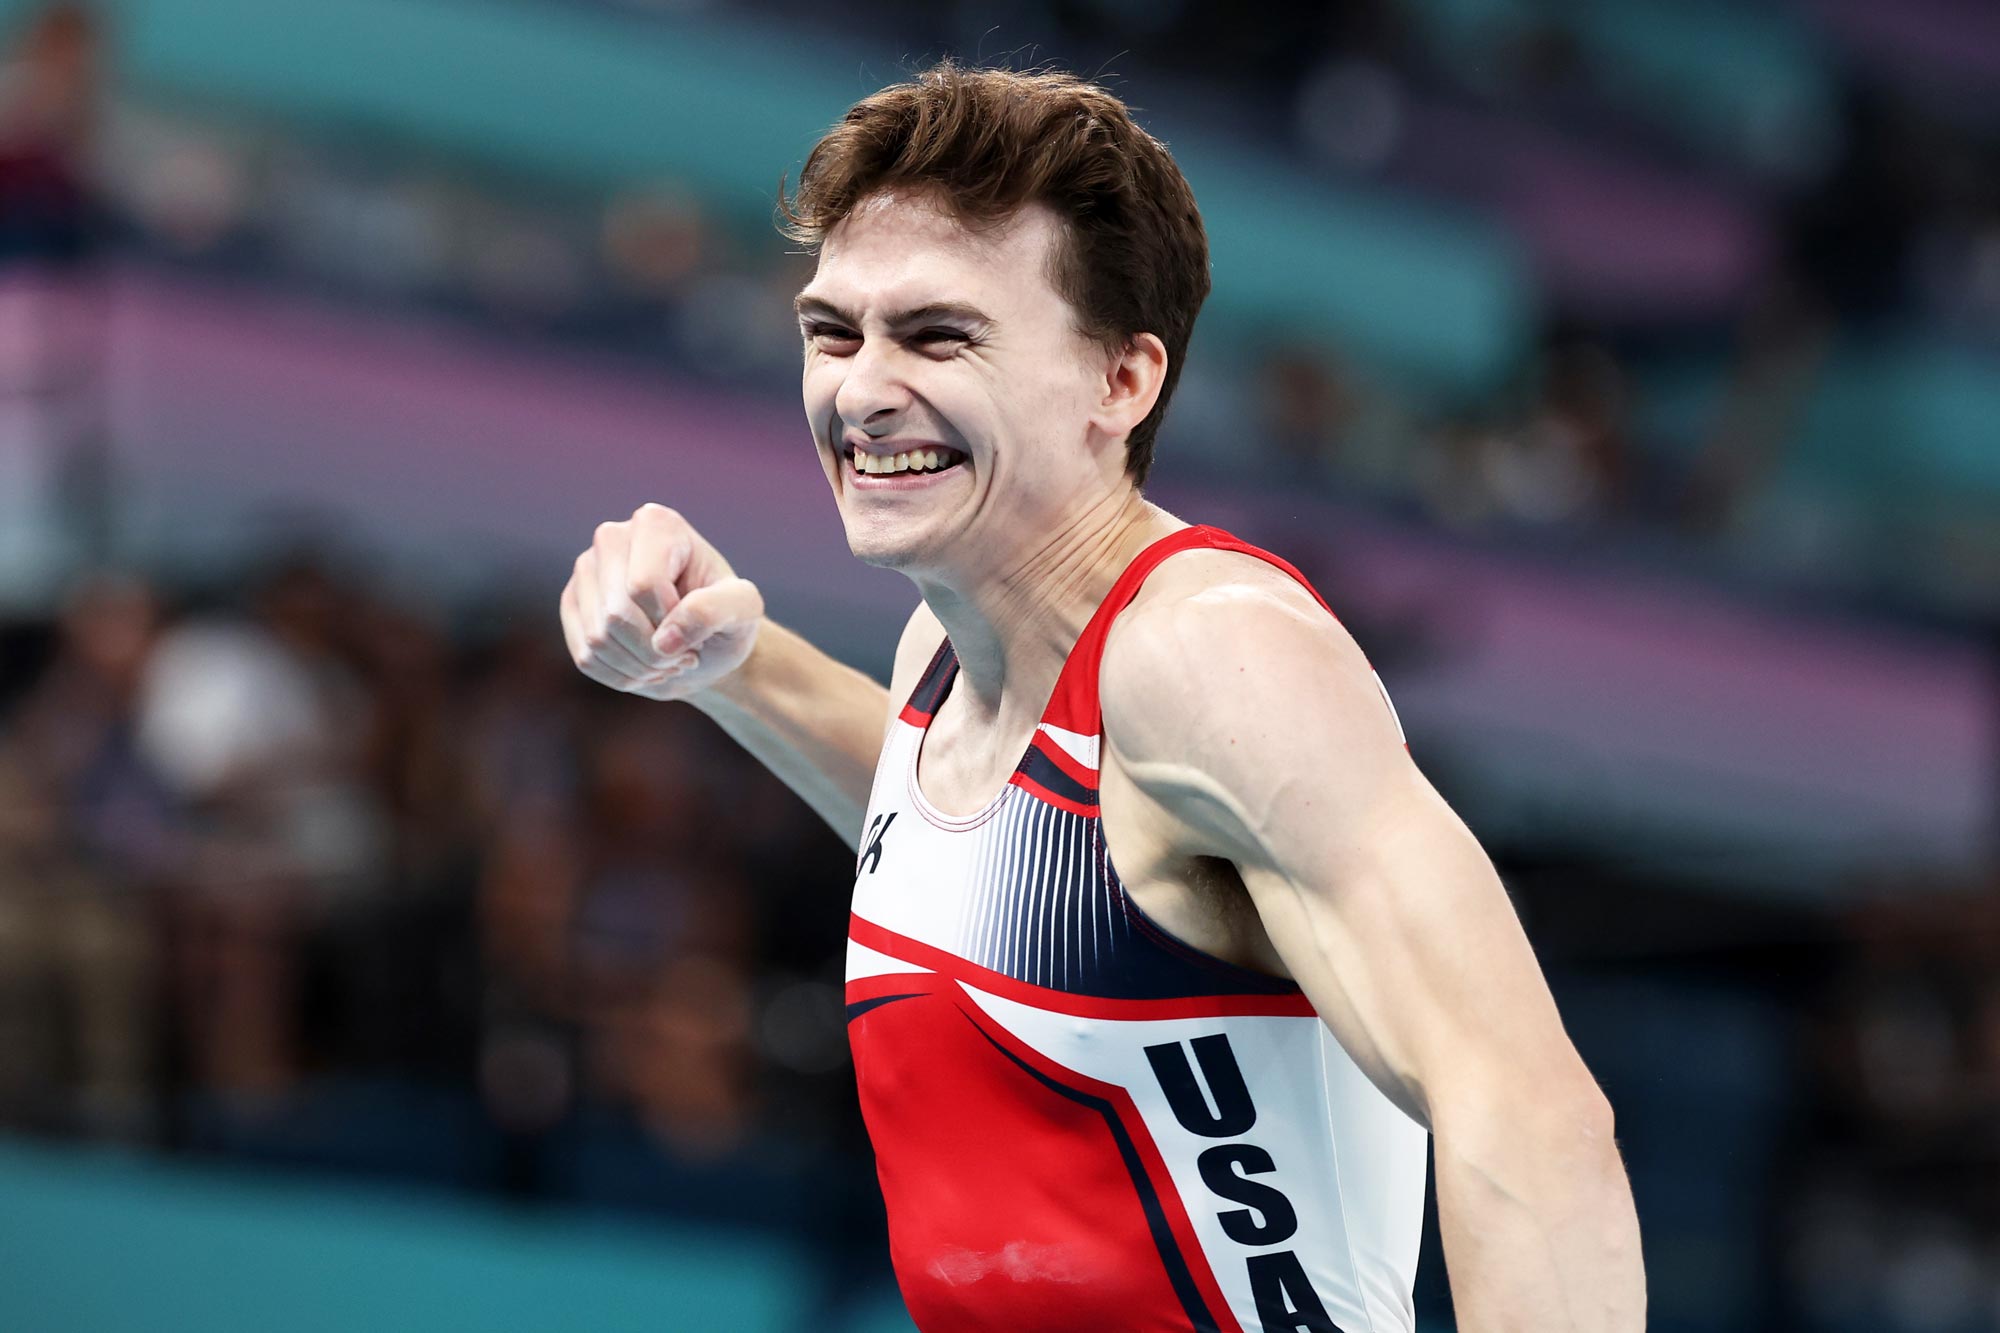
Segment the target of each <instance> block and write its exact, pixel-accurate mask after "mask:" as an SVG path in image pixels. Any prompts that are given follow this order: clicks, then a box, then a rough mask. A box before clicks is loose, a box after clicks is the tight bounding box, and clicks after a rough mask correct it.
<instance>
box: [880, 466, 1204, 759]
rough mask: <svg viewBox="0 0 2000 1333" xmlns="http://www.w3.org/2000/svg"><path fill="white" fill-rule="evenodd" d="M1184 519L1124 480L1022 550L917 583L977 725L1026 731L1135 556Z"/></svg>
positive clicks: (955, 693) (956, 694) (958, 691)
mask: <svg viewBox="0 0 2000 1333" xmlns="http://www.w3.org/2000/svg"><path fill="white" fill-rule="evenodd" d="M1186 526H1188V525H1187V524H1186V523H1184V522H1182V521H1181V520H1180V519H1178V518H1175V517H1174V516H1173V515H1172V514H1169V513H1168V512H1167V511H1166V510H1164V509H1161V508H1159V507H1157V506H1155V505H1153V504H1151V503H1149V502H1147V501H1146V500H1145V499H1144V498H1143V497H1141V496H1140V495H1139V493H1138V492H1137V491H1136V490H1133V489H1131V488H1129V487H1122V488H1120V489H1119V491H1117V492H1116V493H1114V494H1111V495H1107V496H1106V497H1104V499H1103V500H1101V501H1098V502H1097V503H1095V504H1093V505H1091V506H1090V507H1089V508H1087V509H1085V510H1083V511H1082V512H1080V513H1078V514H1076V515H1075V516H1073V517H1072V518H1071V519H1069V520H1068V521H1067V522H1065V523H1063V524H1062V525H1060V526H1059V527H1057V528H1055V529H1054V530H1052V531H1051V532H1050V533H1049V534H1048V535H1047V537H1046V538H1045V539H1044V540H1042V541H1041V542H1039V543H1038V544H1036V545H1035V546H1034V547H1033V548H1032V549H1030V550H1029V551H1028V552H1027V553H1026V554H1025V555H1024V556H1021V557H1020V558H1018V559H1016V560H1014V561H1013V562H1012V563H1010V564H1008V565H1006V566H1004V567H1001V568H998V569H994V570H990V571H980V572H978V573H977V574H974V575H971V576H969V577H966V578H963V579H960V578H952V579H950V580H949V581H946V580H939V579H931V578H919V579H918V580H917V587H918V589H919V590H920V591H921V592H922V593H923V596H924V601H925V602H926V603H927V604H928V605H929V606H930V609H931V612H932V613H933V614H934V615H936V616H937V618H938V620H939V621H940V622H941V623H942V624H943V625H944V628H945V633H946V634H947V635H949V636H950V638H951V643H952V649H953V651H954V652H956V653H957V655H958V663H959V676H958V683H957V684H956V685H954V686H953V688H952V697H953V698H954V699H961V702H960V704H959V706H960V707H962V708H965V709H967V710H968V711H969V712H970V713H971V714H972V715H973V717H972V719H971V720H973V721H974V722H975V723H977V724H979V725H992V726H995V727H997V728H999V729H1001V730H1024V729H1026V728H1028V727H1029V726H1030V725H1032V723H1033V721H1034V718H1032V717H1028V716H1026V715H1027V714H1029V713H1033V714H1035V715H1036V716H1039V715H1040V710H1041V708H1042V706H1043V705H1044V704H1045V703H1047V701H1048V697H1049V695H1050V694H1051V693H1053V692H1054V690H1055V685H1056V677H1057V676H1058V675H1060V674H1061V673H1062V666H1063V662H1064V660H1065V659H1067V658H1068V656H1069V653H1070V649H1072V648H1073V647H1075V646H1076V641H1077V639H1079V638H1080V637H1082V634H1083V628H1084V626H1085V625H1087V624H1088V623H1089V622H1090V617H1091V616H1092V614H1094V613H1095V612H1096V610H1097V607H1098V605H1099V604H1100V603H1101V602H1102V601H1103V600H1104V598H1105V596H1106V595H1107V594H1108V593H1109V592H1110V591H1111V585H1112V584H1113V583H1115V582H1117V581H1118V576H1119V574H1120V573H1122V572H1123V571H1124V569H1125V566H1126V565H1128V564H1129V563H1131V561H1132V558H1133V557H1134V556H1136V555H1137V554H1138V553H1139V552H1140V551H1142V550H1144V549H1145V548H1146V547H1147V546H1149V545H1151V544H1152V543H1153V542H1155V541H1157V540H1159V539H1160V538H1161V537H1163V536H1165V535H1166V534H1168V533H1170V532H1173V531H1175V530H1177V529H1179V528H1184V527H1186Z"/></svg>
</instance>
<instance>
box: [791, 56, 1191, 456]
mask: <svg viewBox="0 0 2000 1333" xmlns="http://www.w3.org/2000/svg"><path fill="white" fill-rule="evenodd" d="M889 190H895V191H902V190H912V191H918V192H923V193H928V194H931V195H933V196H935V197H936V198H937V199H938V200H939V201H940V202H941V203H942V205H943V206H944V207H945V208H946V209H947V210H948V211H949V213H950V215H951V216H953V217H955V218H956V219H957V220H958V221H959V222H960V223H961V224H962V225H965V226H968V227H972V228H985V227H990V226H994V225H998V224H1000V223H1003V222H1004V221H1006V220H1007V219H1008V218H1010V217H1011V216H1013V215H1014V214H1015V213H1016V212H1017V211H1018V210H1019V209H1021V208H1022V207H1024V206H1026V205H1030V204H1034V203H1041V204H1045V205H1047V206H1048V207H1050V208H1051V209H1053V210H1054V211H1055V213H1056V215H1057V216H1058V217H1059V218H1060V219H1061V220H1062V224H1063V230H1062V233H1061V236H1060V237H1059V239H1058V241H1057V243H1056V245H1055V247H1054V251H1053V253H1052V254H1051V256H1050V269H1051V271H1050V274H1049V279H1050V285H1051V286H1053V287H1054V288H1055V290H1056V292H1057V294H1058V295H1060V296H1061V297H1062V298H1063V299H1064V300H1065V301H1067V302H1068V303H1069V306H1070V308H1071V309H1072V311H1073V312H1074V313H1075V319H1076V329H1077V332H1078V333H1079V334H1080V335H1082V336H1083V337H1084V338H1086V339H1088V340H1089V341H1091V342H1093V343H1096V344H1097V345H1098V346H1100V347H1102V348H1104V349H1105V351H1106V352H1108V353H1111V354H1114V355H1115V354H1117V353H1118V352H1121V351H1123V350H1124V349H1125V348H1126V347H1127V346H1128V345H1129V344H1130V342H1131V339H1132V338H1133V336H1134V335H1135V334H1139V333H1151V334H1154V335H1155V336H1157V337H1158V338H1159V339H1160V341H1161V342H1162V343H1164V344H1165V345H1166V349H1167V371H1166V376H1165V379H1164V381H1163V382H1162V384H1161V385H1160V397H1159V400H1158V401H1157V402H1155V403H1154V404H1153V409H1152V411H1151V412H1149V413H1147V415H1146V419H1145V420H1144V421H1141V422H1140V423H1139V424H1138V425H1137V426H1136V427H1134V428H1133V430H1132V433H1131V435H1130V436H1129V437H1128V438H1127V439H1126V442H1125V472H1126V475H1127V476H1129V477H1130V478H1131V479H1132V481H1133V484H1134V485H1143V484H1144V483H1145V480H1146V474H1147V473H1148V472H1149V471H1150V470H1151V469H1152V465H1153V443H1154V439H1155V437H1156V436H1157V435H1158V433H1159V429H1160V422H1161V421H1162V419H1164V418H1165V416H1166V411H1167V401H1168V399H1170V398H1172V397H1173V392H1174V386H1175V385H1176V384H1177V383H1178V382H1179V380H1180V373H1181V363H1182V361H1183V359H1184V358H1185V356H1186V353H1187V345H1188V339H1189V337H1190V336H1191V335H1192V334H1193V332H1194V321H1195V316H1196V315H1198V314H1199V313H1200V312H1201V305H1202V302H1203V301H1204V300H1206V299H1207V298H1208V291H1209V273H1208V233H1207V231H1206V230H1205V229H1204V228H1203V226H1202V222H1201V213H1200V210H1198V209H1197V208H1196V207H1195V202H1194V191H1193V190H1191V189H1190V188H1189V187H1188V183H1187V178H1186V177H1185V176H1183V175H1182V174H1181V170H1180V168H1179V167H1178V166H1176V165H1175V163H1174V159H1173V157H1172V156H1171V155H1170V154H1169V153H1168V152H1167V149H1166V145H1165V144H1162V143H1161V142H1160V141H1159V140H1158V139H1155V138H1154V137H1153V136H1152V135H1150V134H1148V133H1146V131H1144V130H1143V129H1140V128H1139V126H1138V125H1137V124H1136V123H1134V121H1133V120H1132V115H1131V112H1130V111H1129V110H1127V108H1126V106H1125V104H1124V103H1123V102H1121V101H1120V100H1119V99H1118V98H1117V97H1115V96H1113V95H1112V94H1111V93H1109V92H1106V91H1105V90H1104V89H1103V88H1100V87H1098V86H1097V85H1095V84H1091V83H1086V82H1084V81H1083V80H1081V79H1079V78H1077V77H1075V76H1074V75H1071V74H1065V73H1061V72H1056V71H1046V70H1045V71H1037V72H1031V73H1022V72H1017V71H1014V70H1006V69H968V68H966V67H964V66H962V65H959V64H958V63H957V62H956V61H954V60H952V59H949V58H947V59H945V60H942V61H939V62H938V63H937V64H935V65H932V66H931V67H930V68H929V69H926V70H924V71H922V72H921V73H919V74H917V75H916V76H915V77H914V78H913V79H911V80H910V81H909V82H907V83H898V84H893V85H891V86H890V87H887V88H884V89H883V90H882V91H880V92H878V93H875V94H874V95H872V96H870V97H866V98H863V99H862V100H861V101H859V102H857V103H855V104H854V106H853V107H852V108H850V109H849V110H848V112H847V114H846V115H845V116H843V117H841V119H840V122H839V123H838V124H836V125H835V126H834V127H833V128H832V129H830V130H828V131H827V132H826V134H825V135H824V136H822V137H821V139H820V141H819V142H818V143H817V144H815V145H814V146H813V149H812V152H811V153H810V154H809V155H808V156H807V158H806V161H805V166H804V167H803V168H802V169H801V171H800V173H799V181H798V188H797V191H796V193H794V194H793V195H792V196H791V197H789V198H788V197H787V195H786V184H785V178H784V177H780V178H779V182H778V213H779V214H780V216H781V218H782V221H781V222H780V224H779V230H780V231H781V232H782V233H783V234H784V235H785V236H787V237H789V238H790V239H792V240H794V241H798V242H800V243H802V244H804V245H806V246H807V247H809V248H810V249H812V250H814V251H817V250H818V248H819V247H820V245H821V244H822V243H823V242H824V241H825V239H826V236H827V233H828V232H830V231H831V230H832V229H833V228H834V227H835V226H836V225H838V224H839V223H840V222H841V221H842V220H843V219H845V218H846V217H847V216H848V215H849V214H850V213H852V212H853V211H854V209H855V208H856V207H857V206H858V205H859V204H860V203H861V202H862V201H863V200H865V199H867V198H869V197H870V196H872V195H875V194H877V193H880V192H883V191H889Z"/></svg>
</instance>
